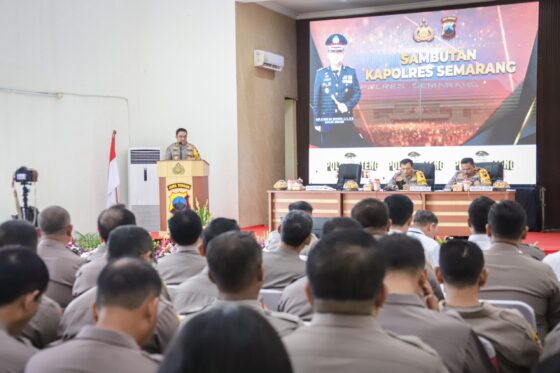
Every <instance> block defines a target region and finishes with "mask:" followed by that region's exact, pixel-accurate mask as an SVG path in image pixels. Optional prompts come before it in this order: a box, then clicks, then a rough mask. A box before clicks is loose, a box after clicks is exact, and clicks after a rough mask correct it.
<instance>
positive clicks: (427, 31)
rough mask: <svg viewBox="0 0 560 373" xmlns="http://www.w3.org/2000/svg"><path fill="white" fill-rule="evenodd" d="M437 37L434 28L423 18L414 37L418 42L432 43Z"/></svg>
mask: <svg viewBox="0 0 560 373" xmlns="http://www.w3.org/2000/svg"><path fill="white" fill-rule="evenodd" d="M435 37H436V34H435V32H434V29H433V28H431V27H430V26H429V25H428V22H426V20H423V21H422V23H421V24H420V25H418V27H416V30H415V31H414V35H413V37H412V38H413V39H414V41H415V42H417V43H430V42H432V41H434V38H435Z"/></svg>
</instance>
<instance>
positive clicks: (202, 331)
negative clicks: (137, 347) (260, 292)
mask: <svg viewBox="0 0 560 373" xmlns="http://www.w3.org/2000/svg"><path fill="white" fill-rule="evenodd" d="M158 372H159V373H183V372H212V373H218V372H219V373H238V372H250V373H253V372H267V373H292V367H291V364H290V359H289V357H288V353H287V352H286V348H285V347H284V344H283V343H282V341H281V339H280V337H279V336H278V333H277V332H276V331H275V330H274V328H273V327H272V326H271V325H270V323H269V322H268V321H266V320H265V319H264V318H263V317H262V316H261V315H259V314H258V313H257V312H256V311H254V310H252V309H250V308H249V307H246V306H240V305H237V304H228V305H225V306H223V307H214V308H212V309H210V310H208V311H207V312H201V313H200V314H199V315H196V316H195V317H193V318H192V319H191V320H190V321H189V322H188V327H184V328H182V329H181V331H180V332H179V334H178V336H177V338H176V339H175V340H174V341H173V343H172V345H171V346H170V348H169V351H168V353H167V354H166V355H165V358H164V360H163V362H162V364H161V366H160V367H159V370H158Z"/></svg>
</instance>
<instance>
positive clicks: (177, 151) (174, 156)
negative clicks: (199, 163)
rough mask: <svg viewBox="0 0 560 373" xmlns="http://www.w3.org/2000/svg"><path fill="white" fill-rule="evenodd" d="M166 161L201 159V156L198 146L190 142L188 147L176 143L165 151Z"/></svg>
mask: <svg viewBox="0 0 560 373" xmlns="http://www.w3.org/2000/svg"><path fill="white" fill-rule="evenodd" d="M165 159H166V160H168V161H171V160H174V161H178V160H188V159H200V154H199V153H198V149H197V148H196V146H194V145H193V144H191V143H189V142H188V143H187V144H186V145H180V144H179V143H176V142H174V143H173V144H171V145H169V146H168V147H167V149H165Z"/></svg>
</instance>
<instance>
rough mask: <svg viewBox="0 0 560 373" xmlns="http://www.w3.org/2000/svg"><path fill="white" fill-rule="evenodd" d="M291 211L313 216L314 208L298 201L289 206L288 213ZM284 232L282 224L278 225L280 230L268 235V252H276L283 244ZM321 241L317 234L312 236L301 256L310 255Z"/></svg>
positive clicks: (265, 247) (266, 246) (266, 248)
mask: <svg viewBox="0 0 560 373" xmlns="http://www.w3.org/2000/svg"><path fill="white" fill-rule="evenodd" d="M290 211H303V212H306V213H308V214H309V216H312V215H313V206H311V205H310V204H309V203H308V202H305V201H297V202H292V203H290V204H289V205H288V212H290ZM281 231H282V224H280V225H278V228H277V229H276V230H275V231H272V232H270V234H269V235H268V239H267V240H266V244H265V246H264V249H265V250H266V251H274V250H276V249H277V248H278V247H279V246H280V243H281V241H282V240H281V238H280V232H281ZM318 240H319V239H318V238H317V236H315V234H313V233H312V234H311V241H310V242H309V244H308V245H306V246H305V247H304V248H303V250H301V253H300V254H301V255H309V250H311V248H313V246H315V244H316V243H317V241H318Z"/></svg>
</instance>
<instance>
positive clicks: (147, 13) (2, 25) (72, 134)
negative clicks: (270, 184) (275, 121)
mask: <svg viewBox="0 0 560 373" xmlns="http://www.w3.org/2000/svg"><path fill="white" fill-rule="evenodd" d="M235 51H236V50H235V4H234V0H205V1H196V2H195V1H188V0H166V1H157V0H118V1H115V0H95V1H85V0H82V1H77V0H25V1H19V0H0V196H1V197H0V220H4V219H7V218H8V217H9V215H11V214H14V213H15V207H14V202H13V198H12V197H11V191H10V180H11V174H12V172H13V171H14V170H15V169H16V168H17V167H19V166H21V165H27V166H29V167H33V168H36V169H37V170H38V171H39V183H38V188H37V191H38V194H37V206H38V207H39V209H41V208H44V207H46V206H48V205H51V204H59V205H62V206H64V207H66V208H67V209H68V210H69V211H70V213H71V215H72V218H73V221H74V225H75V226H76V228H77V229H78V230H80V231H83V232H91V231H95V221H96V217H97V214H98V213H99V211H100V210H101V209H102V208H104V204H105V188H106V177H107V162H108V152H109V141H110V136H111V131H112V129H116V130H117V131H118V135H117V148H118V149H117V157H118V160H119V170H120V174H121V188H120V190H119V193H120V196H121V197H122V199H123V200H124V202H126V197H127V196H126V191H127V188H126V186H127V178H126V162H127V149H128V147H129V146H159V147H161V148H162V149H164V148H165V147H166V146H167V145H168V144H169V143H171V142H172V141H173V140H174V131H175V129H176V128H177V127H179V126H181V127H186V128H188V129H189V141H191V142H193V143H194V144H196V145H197V147H198V148H199V150H200V151H201V153H202V156H203V157H204V158H205V159H206V160H208V162H209V163H210V165H211V174H210V201H211V210H212V212H213V214H214V215H215V216H227V217H232V218H238V216H237V215H238V210H239V206H238V166H237V154H238V153H237V152H238V146H237V101H236V66H235V63H236V59H235V53H236V52H235ZM5 88H9V89H20V90H27V91H41V92H68V93H76V94H80V95H94V96H112V97H88V96H79V95H68V94H66V95H64V96H63V98H62V99H58V98H56V97H53V96H49V95H27V94H17V93H9V92H6V91H5V90H2V89H5Z"/></svg>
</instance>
